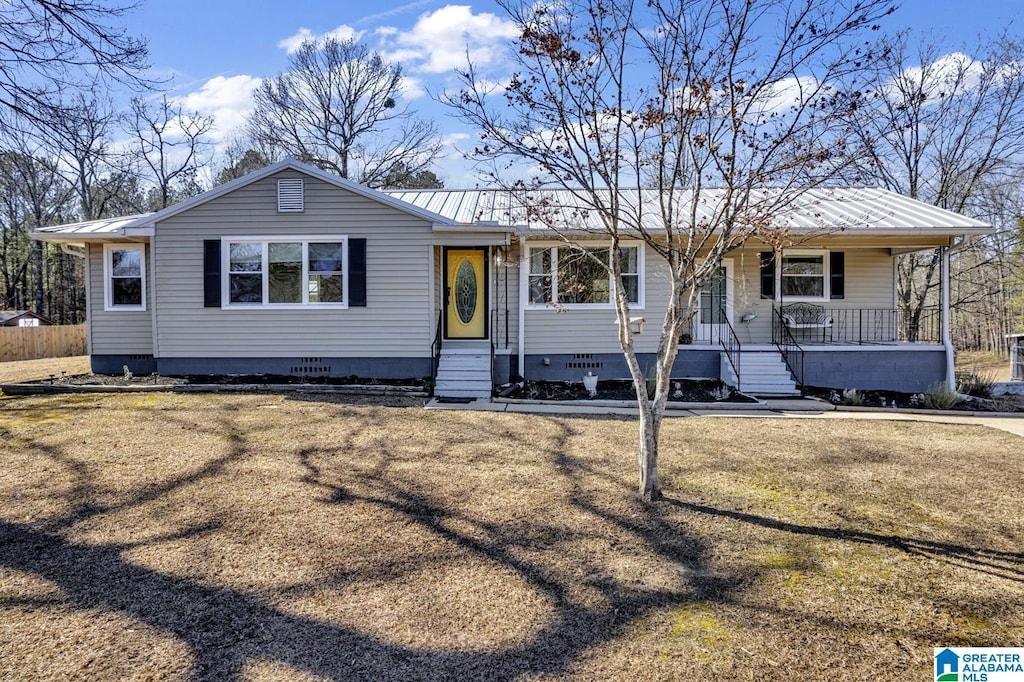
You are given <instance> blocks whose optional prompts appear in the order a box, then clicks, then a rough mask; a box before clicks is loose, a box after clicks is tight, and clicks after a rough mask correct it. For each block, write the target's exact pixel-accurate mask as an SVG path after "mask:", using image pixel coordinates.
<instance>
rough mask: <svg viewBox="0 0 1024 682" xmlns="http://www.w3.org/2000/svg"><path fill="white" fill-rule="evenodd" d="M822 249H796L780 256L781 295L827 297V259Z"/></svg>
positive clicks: (788, 296) (784, 296) (810, 297)
mask: <svg viewBox="0 0 1024 682" xmlns="http://www.w3.org/2000/svg"><path fill="white" fill-rule="evenodd" d="M826 255H827V254H826V253H825V252H824V251H797V252H788V253H784V254H783V256H782V268H781V269H782V273H781V274H782V297H783V299H786V298H789V299H793V298H798V299H799V298H804V299H823V298H827V297H828V293H827V291H828V290H827V282H828V259H827V258H826Z"/></svg>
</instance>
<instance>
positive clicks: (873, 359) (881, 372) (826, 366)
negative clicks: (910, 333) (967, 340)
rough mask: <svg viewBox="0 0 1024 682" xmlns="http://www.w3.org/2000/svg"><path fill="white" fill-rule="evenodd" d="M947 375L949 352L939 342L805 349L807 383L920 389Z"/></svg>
mask: <svg viewBox="0 0 1024 682" xmlns="http://www.w3.org/2000/svg"><path fill="white" fill-rule="evenodd" d="M945 378H946V353H945V350H944V349H943V347H942V346H939V345H935V346H920V347H916V348H906V349H900V348H873V347H871V346H866V347H864V348H859V349H857V350H828V349H821V350H818V349H815V350H807V351H805V352H804V384H805V385H807V386H818V387H824V388H835V389H846V388H856V389H859V390H870V391H899V392H901V393H919V392H921V391H925V390H927V389H928V387H929V386H930V385H931V384H934V383H935V382H937V381H944V380H945Z"/></svg>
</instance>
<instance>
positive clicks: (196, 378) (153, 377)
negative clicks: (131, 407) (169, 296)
mask: <svg viewBox="0 0 1024 682" xmlns="http://www.w3.org/2000/svg"><path fill="white" fill-rule="evenodd" d="M33 383H40V384H55V385H66V386H67V385H70V386H153V385H157V386H179V385H183V384H220V385H224V386H237V385H242V384H245V385H251V384H255V385H270V384H275V385H278V384H317V385H323V386H353V385H362V386H415V387H422V386H424V381H423V380H422V379H366V378H362V377H357V376H354V375H353V376H347V377H325V376H302V377H299V376H290V375H284V374H246V375H234V374H232V375H229V374H221V375H191V376H183V377H165V376H161V375H159V374H147V375H134V374H132V375H128V376H126V375H123V374H72V375H61V376H59V377H58V376H51V377H50V378H48V379H41V380H39V381H37V382H33Z"/></svg>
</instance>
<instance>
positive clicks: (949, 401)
mask: <svg viewBox="0 0 1024 682" xmlns="http://www.w3.org/2000/svg"><path fill="white" fill-rule="evenodd" d="M961 402H962V401H961V399H960V395H959V394H958V393H957V392H956V391H955V390H953V389H952V388H950V386H949V384H947V383H946V382H945V381H936V382H935V383H934V384H932V385H931V386H929V387H928V390H927V391H925V392H924V393H923V394H922V397H921V404H922V405H923V406H924V407H926V408H928V409H929V410H950V409H952V408H954V407H956V406H957V405H959V404H960V403H961Z"/></svg>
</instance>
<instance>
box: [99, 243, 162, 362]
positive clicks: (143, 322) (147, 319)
mask: <svg viewBox="0 0 1024 682" xmlns="http://www.w3.org/2000/svg"><path fill="white" fill-rule="evenodd" d="M87 248H88V250H89V313H90V319H89V333H90V335H91V343H92V345H91V346H90V351H89V352H90V353H91V354H92V355H152V354H153V317H152V315H153V281H152V279H153V278H152V274H153V273H152V272H151V271H150V270H149V266H150V262H149V248H148V246H147V248H146V258H145V261H144V262H145V266H144V267H146V268H147V270H146V310H104V308H105V306H104V293H103V277H104V272H105V269H104V267H103V244H89V245H88V246H87Z"/></svg>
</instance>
